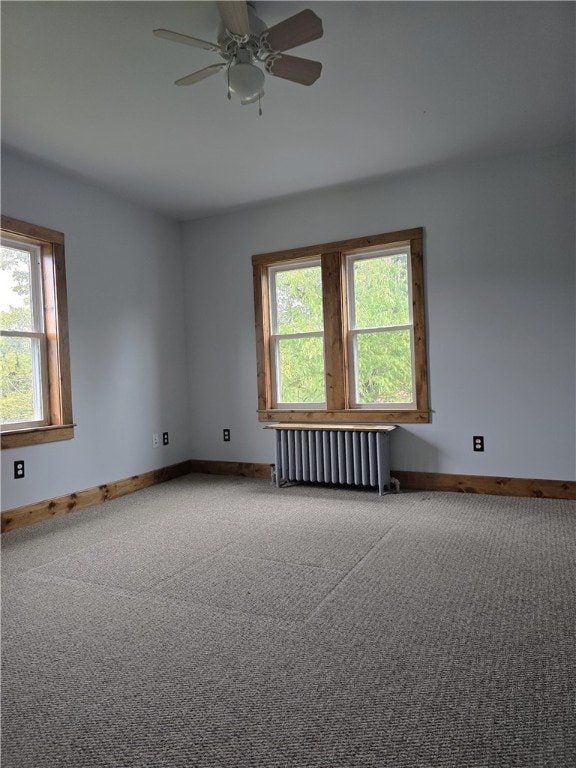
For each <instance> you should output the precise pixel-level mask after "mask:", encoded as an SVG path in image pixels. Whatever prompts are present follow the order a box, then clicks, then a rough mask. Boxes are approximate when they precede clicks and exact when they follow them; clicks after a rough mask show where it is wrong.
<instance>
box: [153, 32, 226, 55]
mask: <svg viewBox="0 0 576 768" xmlns="http://www.w3.org/2000/svg"><path fill="white" fill-rule="evenodd" d="M154 34H155V35H156V37H162V38H164V40H171V41H172V42H173V43H184V45H192V46H194V48H203V49H204V50H205V51H221V50H222V49H221V48H220V46H219V45H218V44H217V43H209V42H208V41H207V40H199V39H198V38H197V37H190V36H189V35H181V34H180V32H171V31H170V30H169V29H155V30H154Z"/></svg>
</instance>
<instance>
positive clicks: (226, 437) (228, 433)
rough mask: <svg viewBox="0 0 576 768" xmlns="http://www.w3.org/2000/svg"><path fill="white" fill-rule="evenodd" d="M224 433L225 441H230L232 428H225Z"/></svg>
mask: <svg viewBox="0 0 576 768" xmlns="http://www.w3.org/2000/svg"><path fill="white" fill-rule="evenodd" d="M222 435H223V437H224V442H225V443H229V442H230V430H229V429H223V430H222Z"/></svg>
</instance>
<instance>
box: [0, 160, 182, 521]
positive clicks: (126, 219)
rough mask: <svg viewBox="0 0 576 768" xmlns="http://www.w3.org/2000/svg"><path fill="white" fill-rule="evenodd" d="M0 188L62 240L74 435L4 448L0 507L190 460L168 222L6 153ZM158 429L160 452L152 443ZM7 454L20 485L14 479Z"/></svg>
mask: <svg viewBox="0 0 576 768" xmlns="http://www.w3.org/2000/svg"><path fill="white" fill-rule="evenodd" d="M2 182H3V183H2V213H4V214H5V215H9V216H14V217H15V218H19V219H23V220H25V221H30V222H32V223H34V224H40V225H42V226H46V227H49V228H51V229H56V230H59V231H61V232H64V234H65V237H66V276H67V281H68V306H69V318H68V319H69V328H70V357H71V372H72V399H73V407H74V419H75V421H76V423H77V425H78V426H77V428H76V437H75V439H74V440H71V441H67V442H61V443H51V444H48V445H38V446H31V447H28V448H18V449H11V450H4V451H2V508H3V509H11V508H13V507H18V506H20V505H23V504H28V503H32V502H34V501H41V500H43V499H49V498H51V497H53V496H58V495H62V494H66V493H70V492H71V491H80V490H84V489H86V488H91V487H94V486H97V485H100V484H102V483H106V482H110V481H113V480H119V479H123V478H126V477H130V476H132V475H134V474H138V473H141V472H146V471H148V470H151V469H157V468H159V467H162V466H166V465H168V464H173V463H176V462H178V461H182V460H184V459H188V458H190V442H189V423H190V416H189V410H188V390H189V386H188V382H187V375H188V368H187V363H186V359H185V355H186V344H185V330H186V329H185V321H184V286H183V268H182V257H181V244H180V230H179V226H178V224H177V223H175V222H172V221H169V220H166V219H163V218H162V217H160V216H157V215H155V214H151V213H150V212H148V211H145V210H143V209H142V208H139V207H138V206H135V205H133V204H132V203H130V202H127V201H125V200H123V199H121V198H118V197H115V196H113V195H110V194H108V193H107V192H105V191H103V190H101V189H99V188H97V187H94V186H92V185H90V184H88V183H83V182H82V181H79V180H77V179H75V178H73V177H69V176H67V175H65V174H60V173H57V172H55V171H53V170H51V169H49V168H47V167H44V166H42V165H39V164H36V163H32V162H30V161H28V160H26V159H24V158H22V157H20V156H15V155H10V154H8V153H6V154H4V155H3V159H2ZM163 431H168V432H169V433H170V440H171V442H170V445H169V446H167V447H161V448H156V449H154V448H152V434H153V433H154V432H163ZM15 459H24V461H25V463H26V477H25V478H24V479H21V480H14V479H13V462H14V460H15Z"/></svg>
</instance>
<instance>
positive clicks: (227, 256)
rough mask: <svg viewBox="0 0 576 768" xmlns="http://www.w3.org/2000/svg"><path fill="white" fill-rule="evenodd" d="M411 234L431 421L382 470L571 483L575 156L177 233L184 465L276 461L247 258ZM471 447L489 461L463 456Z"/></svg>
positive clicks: (400, 444)
mask: <svg viewBox="0 0 576 768" xmlns="http://www.w3.org/2000/svg"><path fill="white" fill-rule="evenodd" d="M418 226H423V227H424V229H425V241H424V242H425V254H424V258H425V268H426V294H427V314H428V339H429V375H430V389H431V407H432V410H433V419H432V423H431V424H427V425H412V426H410V425H406V426H402V428H401V429H400V430H398V431H397V432H396V433H395V435H394V436H393V439H392V465H393V467H394V468H395V469H398V470H416V471H431V472H451V473H462V474H466V473H470V474H479V475H504V476H506V475H509V476H513V477H528V478H547V479H562V480H573V479H575V478H576V408H575V393H574V379H575V336H576V321H575V310H574V307H575V302H574V295H575V294H574V290H575V276H574V269H575V249H574V154H573V147H557V148H551V149H546V150H541V151H537V152H531V153H519V154H514V155H510V156H506V157H501V158H498V159H490V160H484V161H478V162H473V163H470V162H469V163H452V164H449V165H445V166H442V167H435V168H429V169H425V170H421V171H418V172H413V173H409V174H406V175H403V176H398V177H396V178H390V179H387V180H384V181H379V182H374V183H364V184H361V185H358V186H355V187H348V188H341V189H337V190H334V189H333V190H330V191H324V192H319V193H316V194H310V195H307V196H305V197H300V198H298V199H290V200H285V201H283V202H275V203H273V204H270V205H267V206H261V207H259V208H258V209H251V210H245V211H238V212H237V213H234V214H230V215H226V216H220V217H216V218H211V219H206V220H204V221H197V222H190V223H188V224H187V225H185V226H184V240H183V244H184V255H185V260H186V270H187V272H186V295H187V325H188V329H189V331H190V332H189V334H188V348H189V360H190V366H191V367H190V375H189V379H190V382H191V384H192V391H193V399H192V404H191V407H192V419H191V425H190V426H191V433H192V436H193V440H192V451H193V453H192V455H193V457H194V458H202V459H213V460H216V459H217V460H231V461H249V462H250V461H254V462H271V461H273V443H272V435H271V434H270V431H264V430H263V428H262V426H261V425H260V424H258V421H257V415H256V407H257V399H256V359H255V349H254V328H253V324H254V311H253V293H252V282H251V280H252V278H251V262H250V257H251V255H252V254H254V253H261V252H266V251H273V250H279V249H283V248H290V247H297V246H303V245H311V244H313V243H321V242H326V241H329V240H338V239H345V238H350V237H357V236H361V235H369V234H375V233H379V232H386V231H391V230H396V229H404V228H409V227H418ZM223 427H230V429H231V430H232V440H231V442H230V443H224V442H223V441H222V428H223ZM475 434H481V435H484V436H485V442H486V451H485V453H473V452H472V436H473V435H475Z"/></svg>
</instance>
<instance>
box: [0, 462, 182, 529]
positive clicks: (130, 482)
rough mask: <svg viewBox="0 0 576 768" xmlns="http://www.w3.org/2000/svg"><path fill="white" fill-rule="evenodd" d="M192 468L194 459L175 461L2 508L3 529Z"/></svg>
mask: <svg viewBox="0 0 576 768" xmlns="http://www.w3.org/2000/svg"><path fill="white" fill-rule="evenodd" d="M190 471H191V469H190V461H182V462H180V463H179V464H172V465H170V466H168V467H162V469H154V470H152V471H151V472H144V473H143V474H141V475H134V476H133V477H128V478H126V479H124V480H116V481H114V482H112V483H106V484H105V485H99V486H98V487H96V488H88V489H87V490H85V491H78V492H77V493H70V494H68V495H67V496H59V497H57V498H54V499H49V500H47V501H39V502H37V503H35V504H28V505H26V506H24V507H18V508H16V509H9V510H7V511H6V512H2V515H1V521H2V526H1V527H2V533H5V532H7V531H13V530H15V529H16V528H23V527H24V526H26V525H33V524H34V523H39V522H41V521H42V520H48V519H49V518H51V517H57V516H58V515H66V514H68V513H69V512H75V511H76V510H79V509H85V508H86V507H93V506H95V505H96V504H102V503H103V502H105V501H109V500H110V499H117V498H119V497H120V496H125V495H126V494H128V493H134V491H140V490H142V489H143V488H148V487H149V486H151V485H156V484H157V483H164V482H166V480H173V479H174V478H175V477H180V476H181V475H187V474H188V473H189V472H190Z"/></svg>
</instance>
